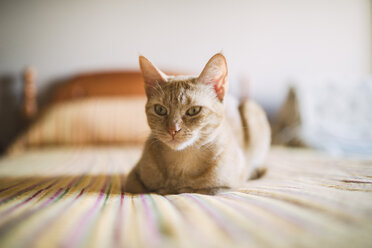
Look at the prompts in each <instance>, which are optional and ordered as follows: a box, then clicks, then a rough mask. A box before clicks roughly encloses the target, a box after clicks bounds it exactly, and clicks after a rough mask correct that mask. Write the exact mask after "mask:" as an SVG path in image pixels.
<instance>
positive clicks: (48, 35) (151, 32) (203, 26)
mask: <svg viewBox="0 0 372 248" xmlns="http://www.w3.org/2000/svg"><path fill="white" fill-rule="evenodd" d="M371 31H372V24H371V1H370V0H329V1H326V0H281V1H278V0H245V1H243V0H242V1H228V0H224V1H217V0H216V1H198V0H188V1H175V0H173V1H172V0H157V1H139V0H130V1H119V0H107V1H104V0H101V1H98V0H79V1H78V0H76V1H49V0H45V1H43V0H28V1H11V0H8V1H1V3H0V75H1V74H12V75H18V74H19V73H20V72H21V70H22V69H23V67H24V66H25V65H28V64H32V65H34V66H35V67H36V68H37V70H38V72H39V73H38V74H39V75H38V79H39V81H38V83H39V88H40V89H42V88H43V87H44V86H45V85H46V84H47V83H48V82H50V81H51V80H53V79H55V78H56V77H59V76H66V75H70V74H72V73H76V72H81V71H84V70H95V69H104V68H137V55H138V53H142V54H143V55H145V56H147V57H149V58H150V59H151V60H152V61H153V62H154V63H155V64H157V65H158V66H159V67H160V68H166V69H171V70H175V71H189V72H193V73H198V72H199V71H200V70H201V69H202V67H203V65H204V63H205V62H206V61H207V60H208V58H209V57H210V56H212V55H213V54H214V53H216V52H219V51H221V50H223V52H224V54H225V55H226V56H227V58H228V62H229V67H230V68H229V71H230V79H231V80H230V81H231V83H232V84H233V85H232V90H233V91H235V92H238V90H237V86H236V81H237V80H238V79H240V78H250V80H251V90H252V92H253V97H254V98H256V99H258V100H259V101H260V102H261V103H263V104H264V105H265V107H266V108H269V109H271V110H275V109H276V108H277V107H278V104H280V102H281V100H282V98H283V96H284V93H285V86H284V85H285V84H286V82H287V80H288V79H289V78H292V77H294V76H296V75H306V74H323V73H327V74H338V73H348V74H365V73H371V69H372V62H371V60H372V58H371V57H372V56H371V55H372V49H371V46H372V40H371V36H372V34H371Z"/></svg>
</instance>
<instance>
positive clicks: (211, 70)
mask: <svg viewBox="0 0 372 248" xmlns="http://www.w3.org/2000/svg"><path fill="white" fill-rule="evenodd" d="M197 82H198V83H204V84H209V85H212V86H213V88H214V90H215V91H216V94H217V97H218V99H219V100H220V101H222V100H223V98H224V97H225V93H226V92H227V87H228V82H227V62H226V58H225V56H223V55H222V54H221V53H217V54H216V55H214V56H213V57H212V58H211V59H210V60H209V61H208V63H207V64H206V65H205V67H204V69H203V71H202V73H201V74H200V76H199V77H198V79H197Z"/></svg>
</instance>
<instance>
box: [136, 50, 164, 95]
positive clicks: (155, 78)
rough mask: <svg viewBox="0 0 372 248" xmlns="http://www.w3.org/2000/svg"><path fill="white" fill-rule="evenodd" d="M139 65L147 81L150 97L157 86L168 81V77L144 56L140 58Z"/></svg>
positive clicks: (146, 86) (147, 92)
mask: <svg viewBox="0 0 372 248" xmlns="http://www.w3.org/2000/svg"><path fill="white" fill-rule="evenodd" d="M139 65H140V68H141V71H142V76H143V80H144V81H145V90H146V95H147V96H148V97H149V96H151V94H152V93H153V91H154V88H155V87H156V86H158V85H159V84H162V83H164V82H165V81H166V78H167V76H166V75H165V74H164V73H163V72H162V71H160V70H159V69H158V68H156V66H154V65H153V64H152V63H151V62H150V61H149V60H148V59H146V58H145V57H143V56H139Z"/></svg>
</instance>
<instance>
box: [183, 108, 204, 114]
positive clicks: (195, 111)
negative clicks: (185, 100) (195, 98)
mask: <svg viewBox="0 0 372 248" xmlns="http://www.w3.org/2000/svg"><path fill="white" fill-rule="evenodd" d="M201 109H202V107H201V106H194V107H191V108H189V109H188V110H187V111H186V114H187V115H188V116H194V115H197V114H199V113H200V111H201Z"/></svg>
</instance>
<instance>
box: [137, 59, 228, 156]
mask: <svg viewBox="0 0 372 248" xmlns="http://www.w3.org/2000/svg"><path fill="white" fill-rule="evenodd" d="M139 63H140V68H141V71H142V75H143V78H144V82H145V90H146V95H147V99H148V101H147V104H146V115H147V121H148V124H149V126H150V128H151V131H152V134H153V135H154V136H155V137H156V138H157V139H159V140H160V141H162V142H163V143H165V144H166V145H168V146H169V147H170V148H172V149H174V150H183V149H184V148H186V147H188V146H191V145H194V144H204V143H206V142H207V141H208V140H211V139H212V138H213V136H214V133H215V130H216V128H218V127H219V126H220V124H221V122H222V119H223V118H224V105H223V99H224V96H225V92H226V91H227V85H228V83H227V64H226V59H225V57H224V56H223V55H222V54H216V55H214V56H213V57H212V58H211V59H210V60H209V61H208V63H207V64H206V66H205V67H204V69H203V71H202V72H201V74H200V75H199V76H198V77H184V76H167V75H165V74H164V73H163V72H161V71H160V70H159V69H158V68H156V67H155V66H154V65H153V64H152V63H151V62H150V61H149V60H147V59H146V58H145V57H143V56H140V57H139Z"/></svg>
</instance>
